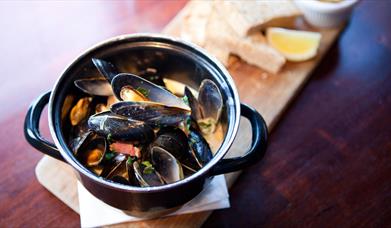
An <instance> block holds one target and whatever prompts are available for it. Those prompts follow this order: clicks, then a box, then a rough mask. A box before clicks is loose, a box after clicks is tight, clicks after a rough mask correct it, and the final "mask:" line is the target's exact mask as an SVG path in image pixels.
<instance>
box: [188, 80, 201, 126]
mask: <svg viewBox="0 0 391 228" xmlns="http://www.w3.org/2000/svg"><path fill="white" fill-rule="evenodd" d="M185 95H186V97H187V100H188V102H189V106H190V108H191V117H192V118H193V119H195V120H199V119H202V113H201V108H200V104H199V103H198V100H197V98H195V97H194V95H193V93H192V92H191V91H190V89H189V88H188V87H187V86H186V87H185Z"/></svg>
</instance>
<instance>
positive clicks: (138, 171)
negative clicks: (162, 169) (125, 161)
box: [133, 161, 165, 187]
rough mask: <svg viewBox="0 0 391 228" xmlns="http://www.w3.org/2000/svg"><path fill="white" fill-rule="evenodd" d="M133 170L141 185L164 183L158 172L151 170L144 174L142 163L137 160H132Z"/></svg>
mask: <svg viewBox="0 0 391 228" xmlns="http://www.w3.org/2000/svg"><path fill="white" fill-rule="evenodd" d="M133 170H134V174H135V176H136V179H137V180H138V182H139V184H140V186H141V187H149V186H160V185H163V184H165V183H164V181H163V179H162V178H161V177H160V175H159V173H158V172H156V171H153V172H152V173H150V174H145V173H144V172H143V169H142V165H141V164H140V163H139V162H138V161H135V162H133Z"/></svg>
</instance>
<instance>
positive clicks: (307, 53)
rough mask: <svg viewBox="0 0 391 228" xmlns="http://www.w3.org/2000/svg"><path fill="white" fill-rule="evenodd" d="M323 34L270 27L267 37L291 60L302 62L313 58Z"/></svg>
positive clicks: (272, 44) (273, 45) (271, 43)
mask: <svg viewBox="0 0 391 228" xmlns="http://www.w3.org/2000/svg"><path fill="white" fill-rule="evenodd" d="M321 37H322V35H321V34H320V33H317V32H307V31H298V30H290V29H283V28H268V29H267V30H266V38H267V41H268V42H269V44H270V45H271V46H272V47H273V48H275V49H276V50H277V51H279V52H280V53H281V54H282V55H284V56H285V58H286V59H287V60H289V61H293V62H300V61H305V60H308V59H311V58H313V57H314V56H315V55H316V53H317V50H318V47H319V43H320V38H321Z"/></svg>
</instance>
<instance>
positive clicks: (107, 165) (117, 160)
mask: <svg viewBox="0 0 391 228" xmlns="http://www.w3.org/2000/svg"><path fill="white" fill-rule="evenodd" d="M124 161H126V156H125V155H124V154H117V155H115V156H114V157H113V158H112V159H110V160H103V161H102V165H104V168H103V171H102V174H101V176H102V177H105V178H110V177H112V176H114V174H115V172H116V169H117V168H118V167H119V166H120V165H121V164H122V163H123V162H124Z"/></svg>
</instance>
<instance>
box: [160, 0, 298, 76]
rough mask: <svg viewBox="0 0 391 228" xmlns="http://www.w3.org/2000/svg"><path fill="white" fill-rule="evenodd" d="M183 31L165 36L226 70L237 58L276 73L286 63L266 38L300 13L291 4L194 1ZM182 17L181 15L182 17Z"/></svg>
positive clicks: (171, 30) (281, 0)
mask: <svg viewBox="0 0 391 228" xmlns="http://www.w3.org/2000/svg"><path fill="white" fill-rule="evenodd" d="M189 4H191V6H190V5H189V6H188V7H192V8H191V9H192V10H188V11H186V12H185V13H186V15H183V18H184V21H183V22H182V23H181V26H180V29H179V30H178V29H177V28H176V29H174V28H170V27H168V28H167V29H166V32H168V33H169V34H172V35H177V36H180V37H181V38H183V39H185V40H189V41H191V42H193V43H196V44H197V45H199V46H201V47H203V48H205V49H206V50H207V51H208V52H209V53H210V54H212V55H214V56H215V57H216V58H218V59H219V60H220V61H221V62H222V63H223V64H224V65H225V66H228V65H229V61H228V60H229V56H230V54H234V55H237V56H239V57H240V58H241V59H242V60H244V61H246V62H247V63H249V64H252V65H255V66H257V67H259V68H262V69H264V70H265V71H267V72H269V73H273V74H275V73H277V72H278V71H279V70H280V69H281V67H282V66H283V65H284V64H285V62H286V60H285V58H284V56H282V55H281V54H280V53H279V52H277V51H276V50H275V49H273V48H272V47H270V46H269V45H268V43H267V41H266V38H265V37H264V35H263V33H262V32H263V29H265V28H266V27H269V26H279V27H290V26H291V25H292V23H293V22H294V19H295V18H296V17H298V16H299V15H300V14H301V13H300V11H299V10H298V9H297V8H296V7H295V5H294V4H293V3H292V2H291V1H290V0H279V1H223V0H214V1H192V2H190V3H189ZM181 16H182V15H181Z"/></svg>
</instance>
